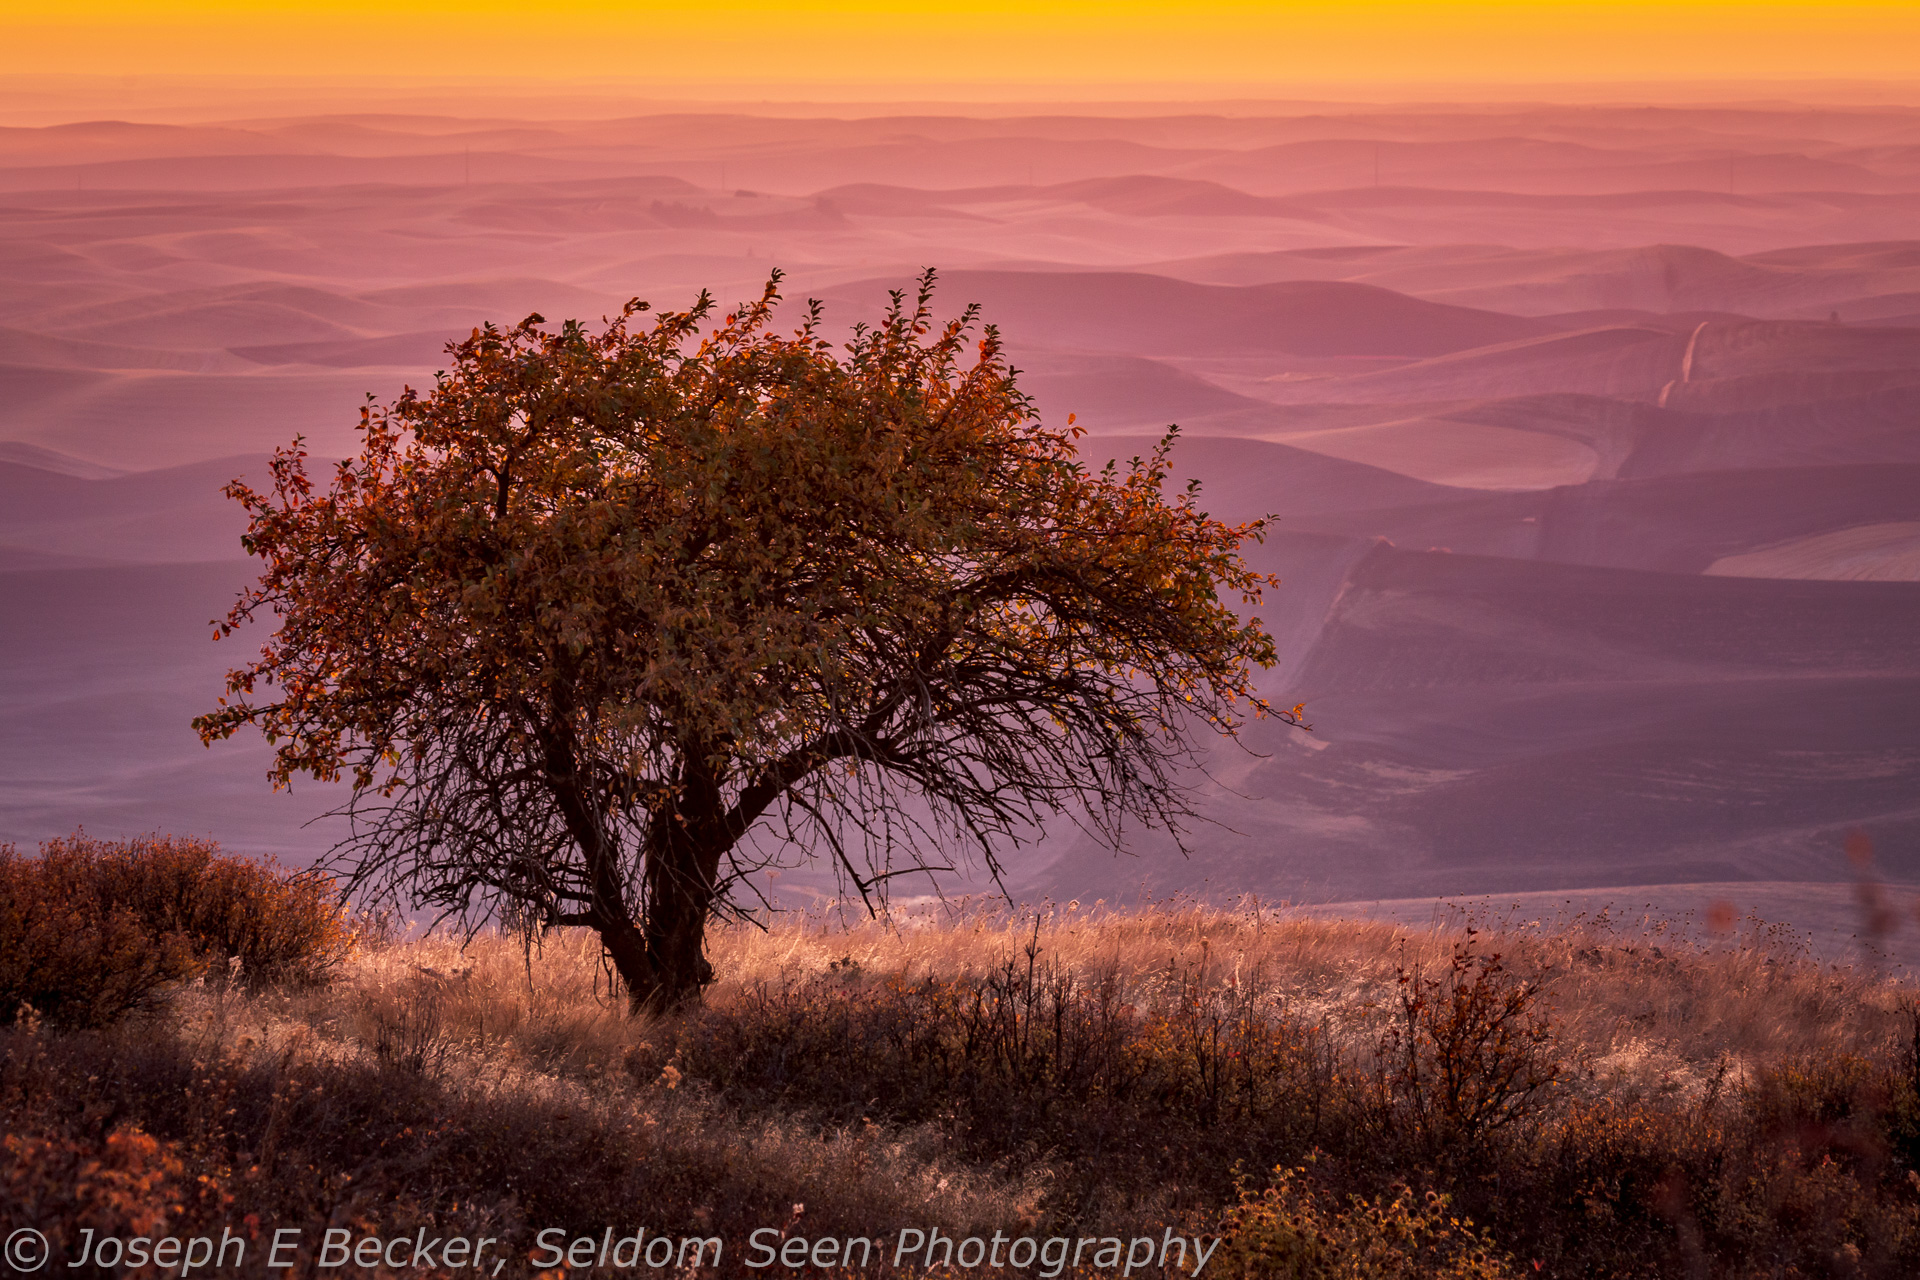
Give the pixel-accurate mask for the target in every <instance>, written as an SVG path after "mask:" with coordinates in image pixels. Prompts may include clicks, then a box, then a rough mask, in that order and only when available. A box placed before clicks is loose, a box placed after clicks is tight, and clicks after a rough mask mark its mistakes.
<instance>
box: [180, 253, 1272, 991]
mask: <svg viewBox="0 0 1920 1280" xmlns="http://www.w3.org/2000/svg"><path fill="white" fill-rule="evenodd" d="M778 282H779V276H778V275H777V274H776V275H775V276H774V277H773V279H772V280H771V281H770V282H769V284H768V286H767V289H766V292H765V293H764V295H763V296H762V297H761V298H760V299H759V300H758V301H757V302H754V303H752V304H751V305H747V306H743V307H741V308H740V309H738V310H737V311H735V312H733V313H732V314H729V315H726V316H725V317H724V318H723V319H719V320H717V321H715V319H714V316H715V310H714V308H713V306H712V304H711V302H710V300H709V298H708V297H707V296H706V295H705V294H702V295H701V297H700V300H699V301H698V303H697V304H696V305H695V306H694V307H693V308H692V309H691V310H689V311H684V312H678V313H670V314H660V315H658V316H657V317H656V318H653V320H652V323H651V324H650V325H643V324H642V323H641V322H640V321H639V319H638V318H639V317H640V316H641V314H642V313H644V312H646V310H647V308H646V306H645V304H642V303H639V302H635V303H631V304H629V305H628V306H627V307H626V309H625V311H624V312H623V313H622V315H621V316H620V317H619V318H618V319H615V320H613V321H611V322H609V323H608V324H607V326H606V327H605V329H604V331H603V332H598V333H595V332H591V331H589V330H588V329H587V328H584V327H582V326H581V325H579V324H577V323H574V322H571V321H570V322H567V323H565V324H563V325H562V326H560V328H559V329H558V331H550V330H547V329H545V328H543V327H541V326H542V325H544V323H545V322H544V320H543V319H542V317H540V316H538V315H534V316H529V317H528V318H527V319H526V320H525V321H523V322H522V323H521V324H519V325H518V326H516V327H514V328H513V329H511V330H507V331H504V332H503V331H500V330H498V329H496V328H494V327H492V326H488V327H487V328H485V329H478V330H475V331H474V333H473V335H472V336H471V337H470V338H468V339H467V340H466V341H465V342H462V343H459V344H458V345H456V346H451V347H450V348H449V351H450V353H451V354H452V356H453V364H454V367H453V369H452V370H451V371H450V372H446V373H443V374H441V375H439V377H438V379H437V380H436V383H435V385H434V387H433V389H432V390H431V391H430V392H426V393H421V392H417V391H415V390H413V389H411V388H409V389H407V390H406V391H405V392H404V393H403V394H402V395H401V396H400V398H399V399H398V400H397V401H395V402H394V403H393V404H392V405H390V406H384V407H380V406H374V405H372V404H371V403H369V406H368V408H366V409H365V410H363V411H362V419H361V431H362V433H363V436H364V441H365V443H364V447H363V449H362V450H361V452H360V454H359V456H358V457H355V458H353V459H350V460H348V461H346V462H343V463H341V464H340V465H339V468H338V471H337V472H336V474H335V475H334V478H333V484H332V487H331V489H330V490H328V491H326V492H324V493H322V492H320V491H318V490H317V489H316V487H315V485H314V483H313V481H312V480H311V479H310V478H309V476H308V475H307V473H306V470H305V467H304V459H305V456H306V454H305V448H304V445H303V443H302V441H300V440H298V439H296V440H295V441H294V442H293V444H292V445H291V446H290V447H288V448H286V449H283V450H280V451H278V452H277V453H276V454H275V456H274V459H273V467H272V475H273V486H272V491H271V492H270V493H263V492H256V491H254V490H253V489H250V488H249V487H247V486H246V485H245V484H242V483H240V482H238V481H235V482H234V483H233V484H231V485H229V486H228V489H227V492H228V494H229V495H230V496H231V497H233V498H236V499H238V500H239V501H240V502H242V503H244V504H245V505H246V508H247V511H248V513H249V515H250V517H251V522H250V526H249V531H248V533H247V535H246V537H245V545H246V547H247V549H248V551H249V552H250V553H252V554H253V555H256V556H258V557H260V558H262V559H263V560H264V561H265V562H266V566H265V569H264V571H263V573H262V576H261V578H260V580H259V582H258V583H256V584H255V585H253V586H252V587H250V588H249V589H247V590H246V591H245V592H243V593H242V595H241V597H240V599H239V601H238V603H237V604H236V605H235V606H234V608H233V611H232V612H231V614H229V615H228V617H227V618H226V619H225V621H224V622H221V623H220V624H218V626H219V634H221V635H228V634H231V633H232V632H233V631H234V630H235V629H237V628H239V627H240V626H242V625H243V624H245V623H246V622H248V621H249V620H251V619H254V618H256V617H259V616H260V615H261V614H262V612H263V611H271V612H272V613H273V614H274V615H275V616H276V617H277V618H278V620H279V629H278V631H277V632H276V633H275V634H274V635H273V637H272V638H271V640H269V641H268V642H267V644H266V645H265V647H264V648H263V649H262V650H261V652H260V655H259V657H258V658H257V659H255V660H254V661H253V662H251V663H250V664H249V665H247V666H244V667H241V668H239V669H237V670H234V671H232V672H230V673H229V675H228V678H227V692H228V696H226V697H223V698H222V699H221V700H220V707H219V709H218V710H216V711H214V712H212V713H211V714H208V715H205V716H201V717H199V718H198V719H197V720H196V721H195V722H194V724H195V727H196V728H197V729H198V730H199V732H200V736H201V738H202V739H203V740H204V741H206V742H208V743H211V742H213V741H214V740H216V739H221V738H225V737H228V736H229V735H231V734H232V733H234V732H235V731H236V730H238V729H239V728H240V727H241V726H243V725H256V726H258V727H259V728H261V729H262V730H264V731H265V733H266V735H267V738H268V740H269V741H271V742H273V743H275V744H277V753H276V755H275V758H274V764H273V767H272V770H271V776H272V779H273V781H274V784H275V786H276V787H279V786H285V785H287V784H288V783H289V782H290V781H291V780H292V778H293V777H294V775H296V774H301V773H305V774H310V775H312V776H314V777H316V778H319V779H323V780H329V781H332V780H338V779H340V778H341V777H343V776H350V777H351V780H352V786H353V796H354V798H353V800H352V801H351V802H350V803H349V804H348V806H347V812H348V813H349V814H350V815H351V817H352V819H353V824H352V827H351V828H350V830H351V834H350V836H349V838H348V839H347V841H346V842H345V843H344V844H343V845H342V846H341V847H340V848H339V849H337V850H336V851H335V854H334V860H335V862H336V864H337V865H339V866H341V867H342V868H344V869H345V870H346V871H347V873H348V875H349V879H350V883H351V884H352V885H353V887H355V888H357V889H360V890H363V891H366V892H368V893H371V894H375V895H382V896H386V897H389V898H392V899H395V900H399V899H402V898H404V897H409V896H410V897H411V898H412V900H413V901H414V902H416V903H418V904H421V905H427V906H432V907H437V908H439V909H441V910H442V911H444V912H446V913H448V914H449V915H453V916H458V917H460V918H463V919H467V920H469V921H473V920H477V919H480V918H484V916H485V914H486V913H488V912H498V911H504V912H506V913H507V914H509V915H512V916H514V917H515V918H517V919H519V920H521V921H522V922H524V923H527V924H529V925H534V926H538V927H542V928H545V927H551V926H560V925H576V926H584V927H586V928H590V929H593V930H595V931H596V932H597V933H598V934H599V937H600V941H601V942H602V944H603V945H604V947H605V951H606V954H607V956H608V958H609V959H610V961H611V963H612V965H613V968H614V969H615V971H616V972H617V973H618V975H619V977H620V980H621V982H622V983H623V985H624V987H625V990H626V993H627V995H628V997H629V999H630V1000H631V1002H632V1004H633V1007H634V1008H635V1009H636V1010H638V1009H641V1008H669V1007H672V1006H675V1005H678V1004H681V1003H683V1002H685V1001H687V1000H688V999H690V998H692V997H694V996H696V995H697V993H698V992H699V989H700V987H701V985H702V983H703V982H704V981H706V980H708V979H709V978H710V976H711V969H710V968H709V967H708V965H707V963H706V961H705V958H704V956H703V942H704V937H705V931H706V926H707V922H708V920H709V918H712V917H722V916H726V915H729V914H731V915H735V916H746V917H751V916H752V915H753V914H754V911H755V902H754V891H753V888H752V886H753V883H754V882H753V880H752V879H750V876H751V874H752V873H753V872H755V871H756V870H763V869H766V868H768V867H770V866H772V865H774V864H776V863H778V862H780V861H781V860H782V859H785V858H790V857H793V856H795V855H799V856H806V855H809V854H812V853H815V852H818V853H821V854H825V855H828V856H831V857H832V858H833V859H834V860H836V862H837V864H838V868H839V870H840V871H841V872H842V873H844V875H845V878H846V879H847V880H849V881H851V882H852V884H853V885H854V886H855V887H856V888H857V889H858V890H859V891H860V893H861V894H862V896H863V897H864V898H866V900H867V902H868V906H869V908H870V909H872V908H873V907H874V898H875V895H877V894H880V893H883V892H884V888H885V883H886V881H887V879H888V877H890V876H895V875H899V874H903V873H904V872H905V871H908V870H928V869H929V867H928V864H927V863H926V862H924V861H920V860H919V859H920V858H921V857H924V856H925V855H926V854H927V852H928V851H929V850H932V849H935V848H940V847H944V846H946V845H949V844H951V843H954V842H956V841H958V842H964V843H965V844H967V845H968V846H970V847H975V848H977V850H978V852H979V854H980V855H981V856H982V857H984V859H985V863H986V865H987V867H988V868H989V869H990V870H991V871H992V872H993V874H994V875H995V876H996V877H997V876H998V875H999V872H1000V868H1001V862H1000V858H1001V856H1002V853H1003V851H1004V849H1005V848H1006V847H1007V845H1008V843H1009V841H1017V839H1018V837H1019V836H1020V835H1021V834H1023V833H1026V832H1030V831H1032V830H1033V829H1034V826H1035V824H1036V823H1038V822H1039V821H1041V820H1042V819H1044V818H1046V817H1047V816H1049V815H1051V814H1055V813H1058V812H1060V811H1062V810H1068V811H1072V812H1075V813H1076V814H1078V815H1081V816H1080V820H1082V821H1087V822H1090V823H1091V825H1092V827H1093V829H1095V830H1096V831H1097V832H1098V833H1100V834H1102V835H1104V836H1106V837H1107V838H1109V839H1113V840H1117V839H1118V838H1119V835H1120V832H1121V827H1122V824H1123V823H1125V822H1127V821H1129V820H1138V821H1144V822H1145V823H1146V824H1148V825H1158V826H1161V827H1165V828H1168V829H1171V830H1174V831H1176V832H1177V831H1178V830H1179V829H1180V823H1181V821H1182V819H1184V818H1189V817H1191V816H1192V812H1193V811H1192V809H1191V806H1190V801H1191V795H1190V793H1189V791H1188V790H1187V788H1186V786H1185V785H1184V783H1183V778H1182V773H1183V767H1184V766H1185V765H1186V764H1187V763H1189V762H1190V761H1191V759H1192V757H1193V756H1194V753H1195V747H1194V742H1193V738H1194V731H1195V730H1196V729H1197V728H1198V727H1200V726H1203V725H1205V726H1211V728H1212V729H1213V730H1214V731H1217V732H1220V733H1224V734H1229V735H1230V734H1232V733H1234V732H1235V730H1236V729H1237V727H1238V725H1239V724H1240V723H1241V717H1242V716H1244V715H1247V714H1262V713H1265V712H1267V711H1268V710H1269V709H1268V708H1267V707H1266V705H1265V704H1264V703H1263V702H1261V701H1260V699H1259V698H1258V697H1257V696H1256V695H1254V693H1253V692H1252V690H1251V689H1250V687H1249V682H1250V678H1251V674H1252V671H1253V668H1255V667H1257V666H1267V665H1271V663H1272V661H1273V642H1272V640H1271V638H1270V637H1269V636H1268V635H1267V634H1266V632H1265V631H1264V630H1262V628H1261V625H1260V623H1259V622H1258V621H1257V620H1254V621H1244V620H1242V619H1241V617H1240V616H1239V615H1238V613H1237V612H1236V611H1235V609H1234V608H1233V607H1232V606H1231V605H1230V604H1228V603H1226V602H1224V601H1223V599H1222V596H1223V593H1224V594H1226V595H1229V596H1238V597H1240V599H1241V600H1242V602H1245V603H1252V602H1255V601H1257V600H1258V598H1259V593H1260V590H1261V588H1262V587H1263V586H1266V585H1271V580H1270V579H1269V578H1267V577H1265V576H1263V575H1260V574H1256V573H1254V572H1252V571H1251V570H1250V569H1248V568H1247V566H1246V565H1245V564H1244V563H1243V562H1242V561H1241V559H1240V556H1239V552H1238V549H1239V546H1240V544H1241V543H1242V541H1243V540H1245V539H1247V538H1249V537H1255V538H1257V537H1258V536H1259V534H1260V531H1261V524H1260V523H1259V522H1255V523H1253V524H1247V525H1241V526H1238V527H1230V526H1228V525H1225V524H1222V523H1221V522H1219V521H1216V520H1213V519H1210V518H1209V517H1208V516H1207V515H1206V514H1205V513H1204V512H1202V511H1200V510H1198V509H1197V508H1196V507H1195V506H1194V504H1193V492H1192V489H1191V488H1189V489H1188V491H1186V492H1183V493H1179V494H1177V495H1171V496H1170V495H1169V494H1168V493H1167V492H1165V491H1164V487H1163V486H1164V482H1165V480H1166V477H1167V454H1168V448H1169V447H1170V445H1171V442H1172V438H1173V433H1172V432H1171V431H1170V432H1169V433H1168V436H1167V438H1166V439H1165V440H1163V441H1162V443H1161V445H1160V447H1159V448H1158V449H1157V450H1156V451H1155V452H1154V453H1153V454H1152V456H1151V457H1150V458H1148V459H1146V460H1144V461H1143V460H1140V459H1135V460H1134V462H1133V464H1132V466H1131V467H1130V468H1128V469H1125V470H1121V469H1117V468H1115V467H1114V466H1112V465H1109V466H1108V467H1107V468H1106V469H1105V470H1102V471H1097V472H1096V471H1090V470H1089V469H1087V468H1085V467H1083V465H1082V464H1081V463H1080V462H1079V461H1078V459H1077V457H1076V455H1075V452H1074V448H1073V439H1074V438H1075V437H1076V436H1077V435H1078V434H1079V433H1078V432H1077V431H1074V430H1057V429H1050V428H1047V427H1045V426H1043V425H1042V424H1041V423H1040V422H1039V421H1038V420H1037V419H1036V418H1035V415H1034V411H1033V406H1032V404H1031V402H1030V401H1029V400H1028V398H1027V397H1026V396H1024V395H1023V394H1022V393H1021V392H1020V391H1019V389H1018V388H1017V387H1016V385H1015V381H1014V371H1013V370H1012V369H1011V368H1009V367H1008V365H1007V363H1006V360H1005V358H1004V356H1003V355H1002V352H1001V347H1000V343H999V338H998V335H997V334H996V332H995V331H994V329H992V328H991V327H988V328H986V329H985V330H984V332H983V333H982V334H981V335H979V336H978V337H977V338H976V336H975V334H974V333H973V330H974V326H975V324H976V322H977V318H976V313H975V310H974V309H971V308H970V309H968V311H967V312H966V314H965V315H964V316H963V317H962V318H961V319H959V320H956V321H954V322H952V323H950V324H946V325H944V326H937V325H936V324H935V323H934V322H933V320H932V318H931V311H930V299H931V296H932V291H933V274H932V273H931V272H929V273H927V275H926V276H924V277H923V278H922V281H921V286H920V289H919V294H918V302H917V305H915V306H913V307H909V306H908V305H907V304H906V302H905V301H904V299H903V297H902V295H900V294H895V295H894V301H893V306H892V308H891V310H890V311H889V313H888V314H887V316H886V319H885V320H884V322H882V323H881V324H879V325H878V326H877V327H875V328H871V329H868V328H860V329H856V330H855V331H854V336H853V339H852V341H851V342H850V343H848V344H846V345H845V346H844V347H843V348H841V349H840V350H839V351H838V352H836V350H835V348H834V347H833V346H832V345H831V344H830V343H828V342H826V341H824V340H822V338H821V337H820V332H819V328H820V311H819V308H818V305H817V304H816V305H814V306H813V307H811V308H810V310H809V312H808V318H807V320H806V322H805V324H804V326H803V327H801V328H800V329H799V330H798V331H797V332H795V333H793V334H792V335H791V336H781V335H780V334H777V333H776V332H775V331H774V330H773V328H772V313H773V309H774V307H775V304H776V303H777V302H778V297H779V295H778V293H777V291H776V290H777V286H778ZM970 353H971V360H970V361H969V360H968V358H967V357H968V356H969V354H970ZM369 400H370V401H371V397H370V398H369ZM1068 421H1069V424H1071V421H1072V420H1071V419H1069V420H1068ZM269 688H270V689H271V691H272V696H268V695H267V694H266V693H265V692H263V691H264V690H267V689H269ZM1295 710H1296V712H1297V710H1298V709H1297V708H1296V709H1295ZM1279 714H1280V715H1281V716H1282V717H1284V718H1287V719H1289V720H1291V719H1293V717H1294V714H1295V713H1293V712H1280V713H1279Z"/></svg>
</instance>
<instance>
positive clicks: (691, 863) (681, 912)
mask: <svg viewBox="0 0 1920 1280" xmlns="http://www.w3.org/2000/svg"><path fill="white" fill-rule="evenodd" d="M656 830H662V831H665V832H670V833H671V834H666V835H663V836H662V837H661V838H658V839H654V840H650V841H648V849H647V852H646V859H645V867H646V869H645V872H644V875H645V877H646V909H645V918H644V919H643V920H642V921H641V922H640V924H639V925H638V926H635V925H634V924H632V923H630V922H629V921H627V920H624V919H623V920H620V921H617V922H608V923H607V924H604V925H601V926H600V927H599V932H600V941H601V943H602V944H603V945H604V946H605V947H606V949H607V955H608V958H609V959H611V960H612V961H613V968H614V972H615V973H617V974H619V975H620V981H621V983H622V984H623V985H624V986H625V987H626V989H627V1001H628V1004H629V1006H630V1007H631V1009H632V1011H633V1012H634V1013H636V1014H637V1013H670V1012H673V1011H674V1010H677V1009H681V1008H684V1007H686V1006H687V1005H689V1004H692V1003H695V1002H696V1001H698V1000H699V998H700V990H701V988H702V987H704V986H706V985H707V984H708V983H709V982H712V981H713V966H712V965H710V964H708V963H707V957H706V939H707V916H708V914H709V913H710V912H711V911H712V909H713V883H714V875H715V873H716V872H717V871H718V869H719V865H720V856H721V853H722V849H721V848H719V847H715V846H714V844H713V842H710V841H702V840H700V839H698V838H697V837H696V836H695V835H694V834H693V833H691V832H689V831H688V830H687V829H686V827H685V826H682V825H681V824H679V823H675V822H667V823H662V824H660V827H658V828H656Z"/></svg>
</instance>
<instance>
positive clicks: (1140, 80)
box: [0, 0, 1920, 88]
mask: <svg viewBox="0 0 1920 1280" xmlns="http://www.w3.org/2000/svg"><path fill="white" fill-rule="evenodd" d="M0 14H4V20H5V22H6V25H7V28H8V38H7V40H6V41H5V42H4V45H0V71H5V72H7V73H10V74H22V73H55V74H91V75H109V76H129V75H132V76H151V75H174V76H205V75H241V76H258V75H267V76H300V77H322V78H328V79H351V78H355V77H405V78H421V79H432V78H447V77H468V78H515V79H520V78H526V79H544V80H583V79H592V80H601V81H621V82H637V83H648V82H652V83H658V84H662V85H681V86H685V85H698V84H712V85H716V86H724V85H735V86H739V85H754V84H758V85H763V86H768V87H770V88H771V87H776V86H782V85H792V86H806V85H845V86H860V85H874V86H882V85H884V86H908V87H910V86H927V87H933V86H959V85H974V86H979V87H983V88H991V87H992V86H994V85H1047V84H1053V85H1060V86H1076V85H1078V86H1094V85H1112V86H1117V87H1124V86H1129V85H1134V86H1142V87H1152V86H1181V85H1219V86H1223V87H1227V86H1248V87H1266V88H1276V87H1277V88H1284V87H1285V86H1286V85H1288V84H1302V85H1311V84H1337V83H1343V82H1344V83H1383V82H1394V83H1425V84H1444V83H1450V82H1451V83H1469V82H1488V81H1508V82H1513V81H1521V82H1529V83H1543V82H1605V81H1647V80H1656V81H1698V80H1732V81H1762V80H1797V81H1807V80H1835V79H1855V78H1861V79H1877V80H1907V79H1915V78H1920V5H1917V4H1914V3H1912V0H1881V2H1878V3H1854V4H1845V5H1834V4H1806V3H1769V2H1766V0H1761V2H1759V3H1754V2H1751V0H1749V2H1747V3H1726V2H1716V0H1658V2H1653V0H1627V2H1625V3H1621V2H1618V0H1616V2H1614V3H1604V4H1554V3H1538V2H1534V0H1508V2H1506V3H1500V2H1493V3H1487V2H1482V3H1477V4H1438V3H1426V4H1410V3H1380V2H1374V3H1349V4H1326V3H1322V4H1297V3H1295V4H1286V3H1232V2H1223V0H1207V2H1205V3H1198V4H1173V3H1164V2H1163V3H1154V4H1143V3H1138V2H1137V0H1101V2H1099V3H1079V4H1064V3H1051V4H1046V3H1039V4H1036V3H1033V2H1032V0H1017V2H1009V0H920V2H918V3H912V4H888V3H875V2H873V0H841V2H839V3H824V4H823V3H764V2H753V0H749V2H744V3H743V2H741V0H727V2H723V3H698V4H675V5H666V4H658V3H651V2H648V0H638V2H636V0H557V2H555V3H541V4H528V3H524V2H519V0H515V2H511V3H509V2H506V0H378V2H375V0H336V2H334V3H315V2H313V0H173V2H171V3H155V2H153V0H131V2H129V0H121V2H119V3H111V2H104V0H69V2H66V3H60V4H46V3H33V4H25V3H20V2H19V0H5V2H4V4H0Z"/></svg>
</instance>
